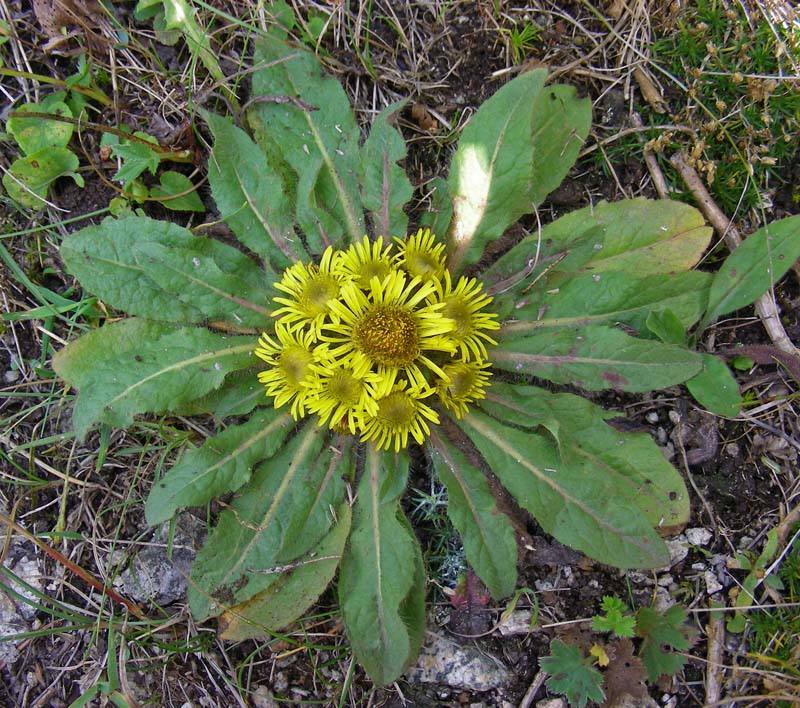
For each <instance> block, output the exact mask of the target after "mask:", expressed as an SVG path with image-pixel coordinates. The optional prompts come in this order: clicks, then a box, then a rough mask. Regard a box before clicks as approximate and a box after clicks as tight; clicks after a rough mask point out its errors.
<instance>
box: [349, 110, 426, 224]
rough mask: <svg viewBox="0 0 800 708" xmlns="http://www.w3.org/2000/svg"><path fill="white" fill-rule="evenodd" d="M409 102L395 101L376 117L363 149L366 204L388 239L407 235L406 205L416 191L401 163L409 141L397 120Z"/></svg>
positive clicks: (364, 200) (362, 189) (364, 199)
mask: <svg viewBox="0 0 800 708" xmlns="http://www.w3.org/2000/svg"><path fill="white" fill-rule="evenodd" d="M406 103H407V101H398V102H397V103H392V104H391V105H389V106H387V107H386V108H384V109H383V110H382V111H381V112H380V113H379V114H378V115H377V116H376V117H375V120H374V121H373V122H372V126H371V127H370V131H369V136H368V137H367V139H366V141H365V142H364V146H363V148H362V149H361V154H362V157H361V176H360V181H361V196H362V199H363V202H364V208H365V209H366V210H367V211H369V213H370V217H371V218H372V223H373V225H374V228H375V233H376V234H378V235H383V236H384V237H386V238H387V239H388V238H390V237H392V236H399V237H401V238H402V237H404V236H405V235H406V232H407V231H408V217H407V216H406V214H405V211H404V210H403V208H404V207H405V205H406V204H407V203H408V202H409V200H410V199H411V197H412V196H413V195H414V187H413V186H412V185H411V181H410V180H409V179H408V175H407V174H406V171H405V170H404V169H403V168H402V167H400V165H398V164H397V163H398V162H399V161H400V160H403V159H404V158H405V156H406V143H405V140H403V136H402V135H400V133H399V132H398V130H397V128H395V127H394V120H395V116H396V115H397V114H398V113H399V112H400V111H401V110H402V109H403V107H404V106H405V105H406Z"/></svg>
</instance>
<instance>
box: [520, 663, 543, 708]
mask: <svg viewBox="0 0 800 708" xmlns="http://www.w3.org/2000/svg"><path fill="white" fill-rule="evenodd" d="M546 678H547V674H546V673H545V672H544V671H540V672H539V673H538V674H536V677H535V678H534V679H533V683H532V684H531V685H530V686H529V687H528V690H527V691H525V695H524V696H523V697H522V700H521V701H520V704H519V708H528V707H529V706H530V704H531V703H533V699H534V698H536V694H537V693H538V692H539V689H540V688H541V687H542V684H543V683H544V681H545V679H546Z"/></svg>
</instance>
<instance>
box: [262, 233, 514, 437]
mask: <svg viewBox="0 0 800 708" xmlns="http://www.w3.org/2000/svg"><path fill="white" fill-rule="evenodd" d="M397 247H398V251H399V253H397V254H396V255H394V256H393V255H392V249H393V245H392V244H389V245H387V246H384V242H383V238H378V239H376V240H375V241H374V242H370V240H369V239H368V238H367V237H366V236H365V237H364V239H363V240H362V241H360V242H357V243H355V244H353V245H351V246H349V247H348V248H347V249H345V250H340V251H335V250H333V249H332V248H328V249H326V251H325V253H323V255H322V258H321V260H320V262H319V265H313V264H305V263H296V264H295V265H293V266H291V267H290V268H287V269H286V271H285V272H284V274H283V277H282V278H281V281H280V282H279V283H277V285H276V287H277V288H278V289H279V290H281V291H282V292H283V293H284V295H281V296H280V297H276V298H274V300H275V302H276V303H278V304H279V305H281V307H280V308H279V309H278V310H276V311H275V312H273V315H274V316H275V317H277V318H278V321H277V322H276V324H275V332H274V335H273V336H272V337H271V336H269V335H267V334H264V335H263V336H262V337H261V339H260V340H259V344H258V348H257V349H256V350H255V353H256V355H257V356H258V357H259V358H261V359H263V360H264V362H266V364H267V368H266V370H265V371H262V372H261V373H260V374H259V375H258V379H259V381H261V383H263V384H264V386H265V387H266V390H267V395H269V396H273V397H274V399H275V400H274V405H275V407H276V408H277V407H279V406H282V405H285V404H287V403H289V402H291V404H292V405H291V413H292V416H293V417H294V418H295V420H298V419H299V418H302V417H303V416H305V415H306V414H316V415H317V416H318V422H319V425H328V426H329V427H330V428H331V429H332V430H335V431H336V432H338V433H349V434H351V435H358V436H360V439H361V440H362V441H365V442H366V441H370V442H372V443H373V444H374V445H376V446H377V447H378V448H381V449H387V450H388V449H389V448H392V447H393V448H394V449H395V451H399V450H400V449H401V448H404V447H406V446H407V445H408V443H409V439H412V440H415V441H416V442H418V443H420V444H421V443H423V442H424V441H425V438H426V437H427V436H428V435H429V434H430V426H431V425H437V424H438V423H439V414H438V413H437V412H436V410H434V406H438V409H439V410H440V411H441V410H449V411H450V412H451V413H452V414H453V415H454V416H455V417H457V418H461V417H462V416H463V415H465V414H466V413H467V412H468V411H469V406H470V404H471V403H473V402H475V401H478V400H480V399H482V398H484V397H485V395H486V393H485V391H486V388H487V387H488V385H489V377H490V375H491V374H490V372H489V367H490V364H489V362H488V361H487V353H486V346H487V345H488V344H495V341H494V340H493V339H492V338H491V337H490V336H489V335H488V334H487V332H488V331H491V330H495V329H498V326H499V325H498V323H497V317H496V315H494V314H493V313H491V312H487V311H486V306H487V305H489V303H490V302H491V298H490V297H489V296H488V295H486V294H485V293H484V292H483V290H482V286H481V285H480V284H479V283H478V282H477V281H476V280H475V279H474V278H473V279H467V278H463V277H462V278H460V279H459V281H458V283H457V284H456V286H455V287H453V283H452V280H451V277H450V273H449V272H448V271H447V270H446V268H445V253H444V245H443V244H437V243H436V241H435V238H434V236H433V235H432V234H431V233H430V231H428V230H424V231H423V230H420V231H418V232H417V233H416V234H414V235H412V236H410V237H409V238H408V240H407V241H405V242H403V241H400V240H397Z"/></svg>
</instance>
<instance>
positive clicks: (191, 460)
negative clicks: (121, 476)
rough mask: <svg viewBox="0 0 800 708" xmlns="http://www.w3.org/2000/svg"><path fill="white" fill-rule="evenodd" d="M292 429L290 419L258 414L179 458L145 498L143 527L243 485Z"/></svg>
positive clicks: (284, 415)
mask: <svg viewBox="0 0 800 708" xmlns="http://www.w3.org/2000/svg"><path fill="white" fill-rule="evenodd" d="M292 426H293V420H292V417H291V416H290V415H289V414H288V413H286V412H283V413H281V412H279V411H277V410H275V409H274V408H262V409H260V410H258V411H256V412H255V413H254V414H253V415H252V416H251V417H250V419H249V420H248V421H247V422H245V423H242V424H241V425H232V426H230V427H229V428H227V429H226V430H223V431H222V432H221V433H218V434H217V435H215V436H214V437H211V438H209V439H208V440H206V441H205V442H204V443H203V445H202V446H201V447H199V448H193V449H191V450H188V451H187V452H185V453H184V454H183V456H182V457H181V458H180V460H179V461H178V462H176V463H175V464H174V465H173V466H172V467H171V468H170V470H169V471H168V472H167V473H166V474H165V475H164V477H163V478H162V479H160V480H159V481H158V482H156V483H155V484H154V485H153V488H152V489H151V490H150V496H149V497H148V498H147V505H146V507H145V516H146V518H147V523H149V524H151V525H155V524H160V523H162V522H164V521H166V520H167V519H169V518H171V517H172V515H173V514H174V513H175V512H176V511H177V510H178V509H180V508H182V507H186V506H199V505H201V504H205V503H206V502H208V501H211V499H213V498H214V497H217V496H221V495H222V494H225V493H226V492H235V491H236V490H237V489H239V487H241V486H242V485H243V484H245V483H246V482H247V481H248V480H249V479H250V475H251V473H252V470H253V466H254V465H255V464H256V463H258V462H261V461H262V460H265V459H268V458H269V457H272V455H274V454H275V452H276V451H277V449H278V448H279V447H280V446H281V445H282V444H283V441H284V439H285V438H286V436H287V435H288V434H289V433H290V432H291V428H292Z"/></svg>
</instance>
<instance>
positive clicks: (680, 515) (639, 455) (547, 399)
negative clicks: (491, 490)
mask: <svg viewBox="0 0 800 708" xmlns="http://www.w3.org/2000/svg"><path fill="white" fill-rule="evenodd" d="M480 405H481V408H482V409H483V410H485V411H486V412H487V413H489V414H490V415H491V416H493V417H495V418H497V419H498V420H500V421H502V422H503V423H504V424H506V425H514V426H516V427H518V428H522V429H525V430H531V431H536V430H537V429H539V428H543V429H545V430H547V431H548V432H549V433H550V435H551V436H552V438H553V442H554V443H555V445H556V448H557V450H558V454H559V457H560V458H561V464H563V465H569V466H574V467H575V468H576V472H577V471H578V470H580V471H582V473H583V474H586V475H589V476H593V477H600V478H602V479H604V480H605V481H606V483H607V485H608V488H609V490H610V491H609V494H612V495H614V496H616V497H619V498H622V499H627V500H630V501H632V502H633V505H634V507H635V508H636V509H638V511H640V512H641V513H642V514H644V516H645V517H646V518H647V520H648V522H649V523H650V525H651V526H653V527H656V528H658V529H660V530H661V531H662V532H677V530H679V529H681V528H682V527H683V526H684V525H685V524H686V522H687V521H688V520H689V494H688V492H687V490H686V485H685V484H684V482H683V478H682V477H681V475H680V473H679V472H678V471H677V470H676V469H675V468H674V467H673V466H672V465H671V464H670V463H669V462H667V460H666V459H664V455H663V454H662V452H661V450H660V448H659V447H658V445H656V443H655V442H654V441H653V440H652V438H651V437H650V436H649V435H647V434H646V433H622V432H620V431H618V430H616V429H615V428H613V427H611V426H610V425H609V424H608V423H606V422H605V421H606V420H607V419H610V418H614V417H616V414H615V413H613V412H610V411H605V410H603V409H602V408H600V406H597V405H595V404H594V403H591V402H590V401H587V400H586V399H584V398H581V397H580V396H574V395H572V394H570V393H551V392H550V391H546V390H545V389H542V388H538V387H535V386H519V385H517V386H511V385H509V384H503V383H495V384H493V385H492V388H491V390H490V391H489V392H488V394H487V397H486V400H484V401H482V402H481V404H480Z"/></svg>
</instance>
